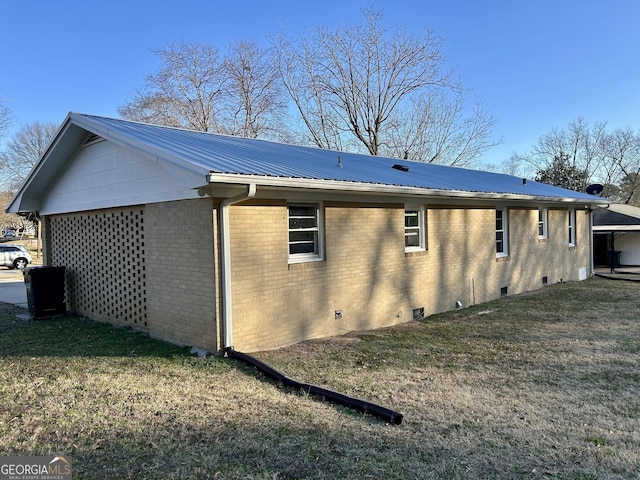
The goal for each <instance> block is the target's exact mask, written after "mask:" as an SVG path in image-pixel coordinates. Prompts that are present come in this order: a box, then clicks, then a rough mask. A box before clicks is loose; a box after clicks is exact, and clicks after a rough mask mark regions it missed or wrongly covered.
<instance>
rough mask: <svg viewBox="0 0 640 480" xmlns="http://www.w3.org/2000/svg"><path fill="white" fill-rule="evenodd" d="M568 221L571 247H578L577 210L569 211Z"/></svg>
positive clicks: (571, 209)
mask: <svg viewBox="0 0 640 480" xmlns="http://www.w3.org/2000/svg"><path fill="white" fill-rule="evenodd" d="M567 217H568V221H567V227H568V232H569V246H570V247H575V246H576V210H575V208H570V209H569V211H568V215H567Z"/></svg>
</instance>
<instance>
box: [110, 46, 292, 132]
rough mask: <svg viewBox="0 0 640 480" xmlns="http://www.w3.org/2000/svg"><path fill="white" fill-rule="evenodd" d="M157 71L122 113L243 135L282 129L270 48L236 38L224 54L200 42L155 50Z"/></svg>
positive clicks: (280, 102)
mask: <svg viewBox="0 0 640 480" xmlns="http://www.w3.org/2000/svg"><path fill="white" fill-rule="evenodd" d="M155 53H156V55H158V56H159V57H160V58H161V59H162V66H161V68H160V70H159V71H158V72H157V73H155V74H153V75H149V76H148V77H147V80H146V85H145V88H144V89H142V90H140V91H138V92H137V93H136V95H135V96H134V98H133V100H132V101H130V102H129V103H127V104H125V105H124V106H123V107H121V108H120V109H119V113H120V115H121V116H123V117H124V118H127V119H130V120H138V121H143V122H148V123H155V124H158V125H165V126H172V127H181V128H188V129H191V130H199V131H203V132H215V133H223V134H228V135H241V136H246V137H252V138H256V137H273V136H276V134H277V133H279V132H280V131H282V118H283V117H284V114H285V110H286V104H285V102H283V100H282V99H283V98H284V93H283V92H282V88H281V85H280V83H279V77H278V74H277V70H276V67H275V65H274V62H273V60H272V58H271V57H270V51H269V50H268V49H264V48H261V47H259V46H258V45H257V44H256V43H255V42H245V41H239V42H237V43H235V44H234V45H233V46H231V47H230V48H229V51H228V54H227V55H226V56H222V55H220V53H219V52H218V50H217V49H215V48H213V47H210V46H208V45H203V44H198V43H194V44H175V43H172V44H169V45H167V46H165V47H163V48H161V49H158V50H156V51H155Z"/></svg>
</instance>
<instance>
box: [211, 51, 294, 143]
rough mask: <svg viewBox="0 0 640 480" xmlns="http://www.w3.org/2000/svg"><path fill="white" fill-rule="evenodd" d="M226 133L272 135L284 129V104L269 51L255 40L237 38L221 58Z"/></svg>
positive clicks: (244, 135) (250, 135) (254, 136)
mask: <svg viewBox="0 0 640 480" xmlns="http://www.w3.org/2000/svg"><path fill="white" fill-rule="evenodd" d="M225 68H226V72H227V76H228V80H229V81H228V85H229V88H228V92H227V93H228V97H227V99H226V100H227V108H226V111H225V113H226V116H227V117H228V118H227V119H226V121H225V122H224V125H225V128H226V129H227V130H228V132H227V133H229V134H231V135H240V136H243V137H250V138H258V137H274V136H277V135H278V134H279V133H280V132H282V131H283V130H284V128H283V119H284V117H285V111H286V103H285V101H284V92H283V90H282V86H281V83H280V79H279V75H278V70H277V69H276V67H275V65H274V62H273V57H272V54H271V52H270V51H269V50H268V49H265V48H261V47H260V46H258V44H257V43H256V42H246V41H242V40H241V41H238V42H236V43H235V44H234V45H232V46H231V48H230V49H229V52H228V54H227V56H226V58H225Z"/></svg>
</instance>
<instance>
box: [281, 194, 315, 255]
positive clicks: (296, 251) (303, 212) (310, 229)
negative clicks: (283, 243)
mask: <svg viewBox="0 0 640 480" xmlns="http://www.w3.org/2000/svg"><path fill="white" fill-rule="evenodd" d="M287 214H288V218H289V262H290V263H296V262H307V261H312V260H321V259H322V235H321V225H322V215H321V208H320V205H317V204H313V205H289V206H288V207H287Z"/></svg>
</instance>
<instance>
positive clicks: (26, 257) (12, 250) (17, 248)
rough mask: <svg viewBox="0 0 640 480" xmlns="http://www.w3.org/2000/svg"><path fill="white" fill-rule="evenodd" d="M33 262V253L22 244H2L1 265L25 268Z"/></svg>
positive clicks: (0, 247)
mask: <svg viewBox="0 0 640 480" xmlns="http://www.w3.org/2000/svg"><path fill="white" fill-rule="evenodd" d="M30 263H31V255H30V254H29V252H28V251H27V249H26V248H24V247H23V246H22V245H0V265H3V266H5V267H9V268H19V269H20V270H22V269H24V268H25V267H26V266H27V265H29V264H30Z"/></svg>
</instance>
